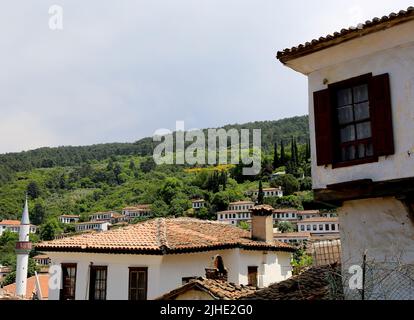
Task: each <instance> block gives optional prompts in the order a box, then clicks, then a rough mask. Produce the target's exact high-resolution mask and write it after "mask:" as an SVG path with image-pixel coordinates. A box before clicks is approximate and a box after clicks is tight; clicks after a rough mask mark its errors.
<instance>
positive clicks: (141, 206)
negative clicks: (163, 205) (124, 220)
mask: <svg viewBox="0 0 414 320" xmlns="http://www.w3.org/2000/svg"><path fill="white" fill-rule="evenodd" d="M149 209H151V205H150V204H137V205H135V206H129V207H125V208H123V209H122V210H149Z"/></svg>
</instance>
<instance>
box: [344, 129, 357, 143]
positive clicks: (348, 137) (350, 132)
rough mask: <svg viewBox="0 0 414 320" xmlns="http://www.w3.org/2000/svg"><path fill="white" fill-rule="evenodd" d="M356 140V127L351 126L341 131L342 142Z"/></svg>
mask: <svg viewBox="0 0 414 320" xmlns="http://www.w3.org/2000/svg"><path fill="white" fill-rule="evenodd" d="M353 140H355V126H354V125H350V126H346V127H345V128H342V129H341V142H348V141H353Z"/></svg>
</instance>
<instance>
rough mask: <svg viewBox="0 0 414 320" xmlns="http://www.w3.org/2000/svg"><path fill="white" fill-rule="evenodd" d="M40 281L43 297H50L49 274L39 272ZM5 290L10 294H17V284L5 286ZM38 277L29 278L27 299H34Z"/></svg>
mask: <svg viewBox="0 0 414 320" xmlns="http://www.w3.org/2000/svg"><path fill="white" fill-rule="evenodd" d="M38 277H39V282H40V290H41V291H42V298H43V299H47V298H48V297H49V283H48V282H49V274H48V273H46V274H38ZM3 289H4V291H6V292H8V293H9V294H13V295H15V294H16V284H15V283H12V284H9V285H8V286H5V287H4V288H3ZM36 291H37V290H36V277H35V276H33V277H30V278H27V287H26V296H25V298H26V299H32V297H33V294H34V293H36Z"/></svg>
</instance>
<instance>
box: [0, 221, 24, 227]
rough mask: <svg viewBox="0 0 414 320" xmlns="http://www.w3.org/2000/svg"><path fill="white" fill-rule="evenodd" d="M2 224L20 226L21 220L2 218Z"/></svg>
mask: <svg viewBox="0 0 414 320" xmlns="http://www.w3.org/2000/svg"><path fill="white" fill-rule="evenodd" d="M0 224H2V225H8V226H19V225H20V221H19V220H2V221H1V222H0Z"/></svg>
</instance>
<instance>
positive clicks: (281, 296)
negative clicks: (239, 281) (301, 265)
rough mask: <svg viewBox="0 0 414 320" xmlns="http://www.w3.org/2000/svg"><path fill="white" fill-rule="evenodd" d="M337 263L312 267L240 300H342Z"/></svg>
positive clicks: (340, 279)
mask: <svg viewBox="0 0 414 320" xmlns="http://www.w3.org/2000/svg"><path fill="white" fill-rule="evenodd" d="M341 288H342V277H341V271H340V266H339V265H337V264H333V265H328V266H321V267H312V268H310V269H308V270H306V271H304V272H302V273H301V274H299V275H297V276H293V277H292V278H290V279H288V280H285V281H282V282H279V283H276V284H272V285H270V286H269V287H267V288H264V289H260V290H257V291H256V292H254V293H252V294H250V295H247V296H243V297H241V298H240V299H241V300H342V299H343V293H342V290H341Z"/></svg>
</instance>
